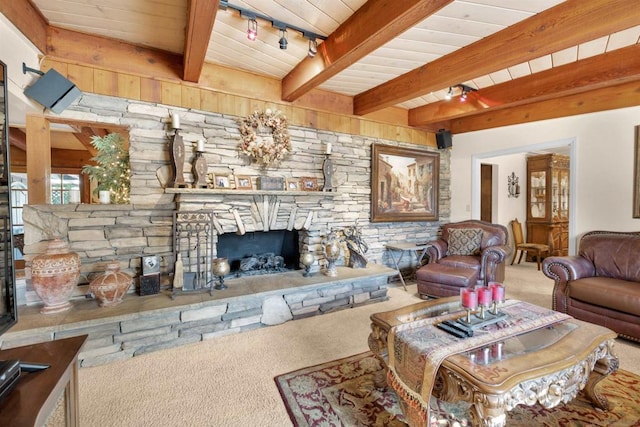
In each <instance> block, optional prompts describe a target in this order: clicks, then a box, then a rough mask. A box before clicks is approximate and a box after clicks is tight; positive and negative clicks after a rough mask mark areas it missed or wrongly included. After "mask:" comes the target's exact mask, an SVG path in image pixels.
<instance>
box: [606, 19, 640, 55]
mask: <svg viewBox="0 0 640 427" xmlns="http://www.w3.org/2000/svg"><path fill="white" fill-rule="evenodd" d="M637 43H640V25H638V26H635V27H632V28H629V29H627V30H624V31H620V32H617V33H613V34H611V36H610V37H609V45H608V46H607V51H610V50H614V49H620V48H621V47H626V46H631V45H633V44H637Z"/></svg>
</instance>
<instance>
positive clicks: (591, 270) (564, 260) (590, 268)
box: [542, 256, 596, 313]
mask: <svg viewBox="0 0 640 427" xmlns="http://www.w3.org/2000/svg"><path fill="white" fill-rule="evenodd" d="M542 272H543V273H544V275H545V276H547V277H549V278H551V279H553V280H554V281H555V284H554V286H553V293H552V295H553V296H552V298H553V299H552V308H553V309H554V310H556V311H561V312H563V313H566V312H567V284H568V283H569V281H571V280H578V279H582V278H583V277H592V276H593V275H594V274H595V272H596V269H595V266H594V265H593V264H592V263H591V261H589V260H587V259H586V258H583V257H581V256H552V257H547V258H545V259H544V261H542Z"/></svg>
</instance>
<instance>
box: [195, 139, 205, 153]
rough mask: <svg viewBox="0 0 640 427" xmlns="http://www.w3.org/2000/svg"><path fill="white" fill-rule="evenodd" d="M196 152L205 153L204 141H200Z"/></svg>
mask: <svg viewBox="0 0 640 427" xmlns="http://www.w3.org/2000/svg"><path fill="white" fill-rule="evenodd" d="M196 151H199V152H203V151H204V139H199V140H198V148H197V149H196Z"/></svg>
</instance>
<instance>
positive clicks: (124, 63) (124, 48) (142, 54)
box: [46, 26, 183, 80]
mask: <svg viewBox="0 0 640 427" xmlns="http://www.w3.org/2000/svg"><path fill="white" fill-rule="evenodd" d="M46 52H47V54H48V55H51V56H54V57H58V58H61V59H64V60H67V61H72V62H79V63H87V64H91V65H94V66H96V67H98V68H104V69H108V70H115V71H120V72H124V73H127V72H130V73H132V74H135V75H141V76H145V77H149V78H167V79H172V80H180V79H181V78H182V74H183V73H182V56H180V55H176V54H172V53H169V52H165V51H162V50H158V49H151V48H146V47H141V46H136V45H133V44H130V43H125V42H121V41H118V40H113V39H108V38H106V37H99V36H92V35H89V34H84V33H79V32H77V31H70V30H65V29H62V28H58V27H53V26H49V42H48V47H47V51H46Z"/></svg>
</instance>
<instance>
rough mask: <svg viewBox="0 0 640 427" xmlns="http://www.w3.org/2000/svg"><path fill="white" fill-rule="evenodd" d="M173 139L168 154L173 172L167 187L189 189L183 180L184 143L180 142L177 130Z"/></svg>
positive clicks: (180, 136)
mask: <svg viewBox="0 0 640 427" xmlns="http://www.w3.org/2000/svg"><path fill="white" fill-rule="evenodd" d="M175 131H176V133H175V134H174V135H173V139H172V140H171V142H170V143H169V154H170V156H171V168H172V171H173V181H172V182H171V183H170V184H169V187H173V188H183V187H189V184H187V182H186V181H185V180H184V174H183V169H184V142H183V141H182V135H180V132H179V129H176V130H175Z"/></svg>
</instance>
